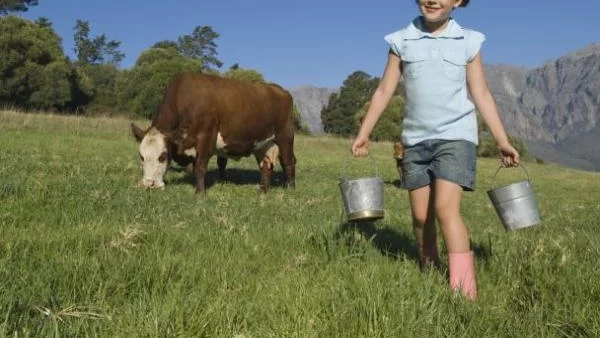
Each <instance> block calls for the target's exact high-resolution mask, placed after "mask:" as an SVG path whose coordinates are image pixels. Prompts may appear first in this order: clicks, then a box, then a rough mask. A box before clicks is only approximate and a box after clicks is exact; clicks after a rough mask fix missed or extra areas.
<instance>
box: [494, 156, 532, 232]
mask: <svg viewBox="0 0 600 338" xmlns="http://www.w3.org/2000/svg"><path fill="white" fill-rule="evenodd" d="M520 167H521V168H523V170H524V171H525V173H526V174H527V180H526V181H521V182H517V183H513V184H510V185H508V186H505V187H501V188H496V189H492V190H488V192H487V194H488V196H489V197H490V200H491V201H492V204H493V205H494V208H495V209H496V213H497V214H498V217H499V218H500V220H501V221H502V225H504V228H505V229H506V231H513V230H519V229H524V228H528V227H531V226H534V225H537V224H539V223H540V212H539V209H538V204H537V200H536V198H535V194H534V192H533V186H532V185H531V181H530V179H529V173H527V170H526V169H525V167H523V165H520ZM499 170H500V168H498V170H497V171H496V175H497V174H498V171H499ZM496 175H494V177H496Z"/></svg>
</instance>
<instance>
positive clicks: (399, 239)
mask: <svg viewBox="0 0 600 338" xmlns="http://www.w3.org/2000/svg"><path fill="white" fill-rule="evenodd" d="M353 231H357V232H359V233H360V234H361V235H362V236H363V237H364V238H366V239H367V240H369V242H370V243H371V244H372V245H373V246H374V247H375V248H377V249H378V250H379V251H380V252H381V253H382V254H383V255H386V256H389V257H392V258H398V257H400V256H405V257H407V258H408V259H411V260H414V261H415V262H418V257H419V254H418V249H417V246H416V243H415V239H414V238H413V237H412V236H407V235H406V234H404V233H402V232H398V231H396V230H394V229H392V228H390V227H385V228H382V229H379V228H377V227H376V226H375V223H374V222H345V223H342V224H340V227H339V228H338V237H341V236H342V235H344V234H347V233H349V232H353Z"/></svg>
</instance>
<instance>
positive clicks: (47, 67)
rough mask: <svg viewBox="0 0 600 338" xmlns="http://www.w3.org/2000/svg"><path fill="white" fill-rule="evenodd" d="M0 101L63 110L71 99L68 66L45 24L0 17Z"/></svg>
mask: <svg viewBox="0 0 600 338" xmlns="http://www.w3.org/2000/svg"><path fill="white" fill-rule="evenodd" d="M0 74H2V77H1V78H0V102H4V103H11V104H14V105H16V106H19V107H22V108H33V109H63V108H65V107H66V105H67V104H68V102H69V101H70V100H71V90H72V86H71V82H70V78H71V76H72V74H73V70H72V67H71V65H70V63H69V62H68V60H67V58H66V57H65V55H64V53H63V50H62V46H61V39H60V37H59V36H58V35H57V34H56V33H55V32H54V31H53V30H52V28H51V27H50V26H48V25H38V24H35V23H33V22H31V21H28V20H24V19H21V18H18V17H15V16H7V17H3V18H0Z"/></svg>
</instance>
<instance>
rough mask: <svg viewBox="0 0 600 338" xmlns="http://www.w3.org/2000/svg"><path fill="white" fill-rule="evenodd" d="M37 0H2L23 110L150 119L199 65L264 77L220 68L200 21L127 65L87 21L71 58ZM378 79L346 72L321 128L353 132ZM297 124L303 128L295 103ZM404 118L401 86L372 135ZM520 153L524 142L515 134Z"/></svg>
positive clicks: (486, 144) (388, 134) (485, 136)
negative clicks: (34, 12)
mask: <svg viewBox="0 0 600 338" xmlns="http://www.w3.org/2000/svg"><path fill="white" fill-rule="evenodd" d="M37 4H38V1H37V0H0V73H1V74H2V77H1V78H0V104H1V105H4V106H9V107H16V108H19V109H23V110H44V111H53V112H56V113H59V114H60V113H62V114H73V113H77V114H87V115H100V114H102V115H126V116H130V117H141V118H151V117H152V116H153V115H154V113H155V111H156V109H157V107H158V105H159V103H160V100H161V99H162V96H163V92H164V89H165V88H166V87H167V85H168V83H169V82H170V81H171V80H172V78H173V76H175V75H176V74H178V73H181V72H185V71H199V72H203V73H209V74H215V75H219V76H223V77H228V78H234V79H239V80H244V81H249V82H265V79H264V77H263V75H262V74H261V73H260V72H258V71H256V70H252V69H243V68H241V67H239V65H238V64H234V65H233V66H231V67H230V68H229V69H227V70H226V71H224V72H220V71H219V69H220V68H221V67H222V65H223V62H221V61H220V60H219V58H218V51H217V49H218V45H217V43H216V39H217V38H218V37H219V34H218V33H217V32H215V31H213V29H212V28H211V27H210V26H197V27H195V28H194V30H193V31H192V32H191V33H190V34H184V35H181V36H179V37H177V38H175V39H174V40H163V41H158V42H156V43H154V44H153V45H152V46H150V47H149V48H148V49H146V50H144V51H143V52H142V53H140V55H139V56H138V58H137V60H136V61H135V64H134V65H133V66H132V67H131V68H128V69H121V68H119V64H120V62H121V61H122V60H123V59H124V57H125V54H124V53H123V52H122V51H121V50H120V49H119V48H120V46H121V42H120V41H117V40H114V39H109V38H108V37H107V36H106V35H105V34H99V35H95V36H94V35H93V34H92V29H91V25H90V23H89V22H88V21H83V20H77V21H76V22H75V24H74V27H73V41H74V50H73V52H74V54H75V59H74V60H71V59H70V58H69V57H68V56H67V55H65V53H64V51H63V49H62V39H61V37H60V36H58V34H57V33H56V32H55V31H54V29H53V28H52V23H51V22H50V21H49V20H48V19H47V18H44V17H41V18H39V19H37V20H35V21H31V20H26V19H23V18H20V17H17V16H14V15H10V14H11V13H13V12H20V11H27V10H28V8H29V7H31V6H35V5H37ZM378 83H379V78H377V77H373V76H371V75H369V74H367V73H365V72H362V71H355V72H353V73H351V74H350V75H349V76H348V77H347V78H346V79H345V80H344V82H343V84H342V86H341V88H340V91H339V92H338V93H336V94H332V95H331V96H330V98H329V101H328V103H327V105H326V106H325V107H324V108H323V109H322V111H321V119H322V124H323V128H324V131H325V132H326V133H329V134H333V135H339V136H343V137H350V136H353V135H356V133H357V132H358V128H359V127H360V122H361V120H362V118H363V117H364V115H365V114H366V110H367V107H368V103H369V100H370V98H371V95H372V93H373V91H374V90H375V88H376V87H377V84H378ZM294 117H295V124H296V130H298V131H299V132H303V133H308V127H307V126H306V125H305V124H304V123H303V122H302V120H301V115H300V113H299V111H298V109H297V108H296V107H295V106H294ZM403 117H404V98H403V86H402V85H400V86H398V90H397V93H396V95H394V97H393V98H392V101H391V102H390V104H389V105H388V107H387V108H386V110H385V111H384V113H383V114H382V117H381V119H380V121H379V123H378V124H377V126H376V127H375V129H374V130H373V132H372V134H371V137H372V139H373V140H375V141H398V140H399V138H400V135H401V134H402V119H403ZM480 134H481V137H480V138H481V139H482V145H480V155H481V156H489V155H491V154H495V151H494V147H495V145H494V143H493V140H491V141H490V139H491V138H490V136H489V133H488V132H487V131H486V130H485V129H484V126H483V124H482V125H481V126H480ZM514 141H515V143H513V144H517V146H518V147H519V148H520V149H519V150H520V151H522V152H524V150H525V149H524V145H523V142H521V141H519V140H514Z"/></svg>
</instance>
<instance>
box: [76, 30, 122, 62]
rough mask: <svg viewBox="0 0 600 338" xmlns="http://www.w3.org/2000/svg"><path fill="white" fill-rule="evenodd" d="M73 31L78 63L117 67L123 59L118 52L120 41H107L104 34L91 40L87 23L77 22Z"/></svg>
mask: <svg viewBox="0 0 600 338" xmlns="http://www.w3.org/2000/svg"><path fill="white" fill-rule="evenodd" d="M74 29H75V34H74V35H73V39H74V40H75V48H74V51H75V54H77V60H78V62H80V63H86V64H92V65H96V64H104V63H108V64H113V65H115V66H117V65H118V64H119V63H120V62H121V61H122V60H123V58H124V57H125V54H124V53H122V52H121V51H119V50H118V48H119V46H120V45H121V42H120V41H116V40H110V41H107V38H106V35H105V34H102V35H99V36H97V37H95V38H94V39H91V38H90V37H89V34H90V24H89V22H88V21H82V20H77V21H76V23H75V27H74Z"/></svg>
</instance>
